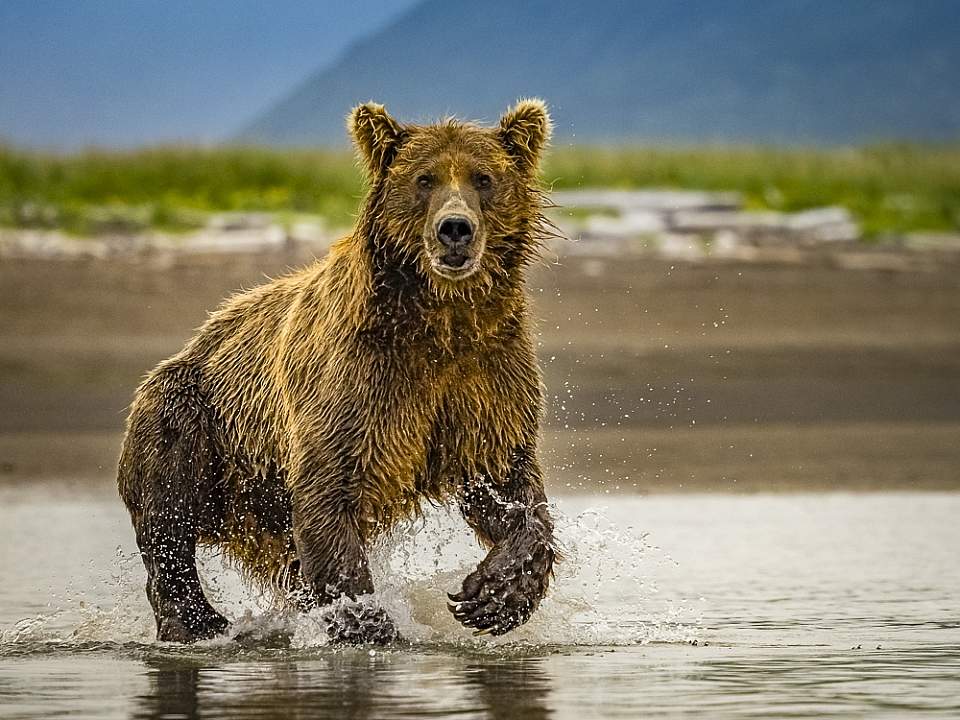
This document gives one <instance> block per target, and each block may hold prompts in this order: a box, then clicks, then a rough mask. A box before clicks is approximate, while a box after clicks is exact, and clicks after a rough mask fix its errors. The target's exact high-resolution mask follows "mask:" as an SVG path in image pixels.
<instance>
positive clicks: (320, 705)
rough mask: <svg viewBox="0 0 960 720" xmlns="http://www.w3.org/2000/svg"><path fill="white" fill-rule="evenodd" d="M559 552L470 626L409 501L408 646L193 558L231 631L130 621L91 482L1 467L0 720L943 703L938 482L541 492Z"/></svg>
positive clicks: (950, 708)
mask: <svg viewBox="0 0 960 720" xmlns="http://www.w3.org/2000/svg"><path fill="white" fill-rule="evenodd" d="M556 505H557V509H558V511H559V513H560V514H561V516H562V519H561V521H560V537H561V539H562V541H563V543H564V545H565V548H566V561H565V562H564V563H563V565H562V566H560V568H559V569H558V573H557V577H556V580H555V583H554V588H553V591H552V593H551V596H550V597H549V598H548V600H547V601H546V602H545V603H544V605H543V606H542V608H541V610H540V611H539V612H538V614H537V615H536V616H535V618H534V619H533V620H532V621H531V622H530V623H529V624H528V625H527V626H525V627H524V628H523V629H522V630H521V631H518V632H516V633H513V634H511V635H509V636H507V638H504V639H499V640H491V639H488V638H479V639H477V638H473V637H472V636H471V635H470V634H469V633H468V632H466V631H464V630H463V629H461V628H459V627H458V626H457V625H456V623H454V622H453V620H452V618H451V617H450V616H449V613H448V612H447V610H446V608H445V603H444V595H443V592H444V591H445V590H452V589H455V588H456V586H457V583H458V581H459V579H460V578H461V577H462V576H463V574H464V573H465V572H466V571H467V570H468V569H469V568H470V567H471V566H472V564H473V563H475V562H476V560H477V559H478V558H479V557H480V556H481V551H480V549H479V548H478V547H477V546H476V543H475V542H474V541H473V540H472V538H471V536H470V534H469V533H468V532H467V531H466V530H465V529H464V528H463V523H462V521H460V520H459V518H457V517H456V515H455V514H451V513H448V512H446V511H444V510H438V511H431V513H430V514H429V515H428V517H427V519H426V520H425V521H424V522H422V523H416V524H414V525H413V526H411V527H409V528H405V529H403V530H402V531H399V532H398V533H397V534H396V535H395V537H393V538H391V539H390V541H389V543H386V544H385V545H384V546H383V547H381V548H378V550H377V551H376V553H375V556H374V560H375V567H376V573H377V576H378V579H379V590H378V600H379V601H380V602H381V603H382V604H383V605H384V606H385V607H387V609H388V610H389V611H390V612H391V614H392V615H393V616H394V618H395V619H396V620H397V621H398V624H399V625H400V627H401V630H402V631H403V633H404V635H405V636H406V637H407V638H408V639H409V643H408V644H406V645H403V646H397V647H394V648H389V649H385V650H371V649H369V648H349V649H343V648H333V647H330V646H328V645H326V644H325V636H324V633H323V628H322V623H321V621H320V620H319V618H318V617H317V616H315V615H310V616H306V617H282V616H278V615H276V614H274V613H271V612H270V611H269V609H268V608H266V606H265V605H264V604H263V602H262V601H261V600H260V599H259V598H257V597H256V596H255V595H253V594H251V593H250V592H249V591H247V590H245V589H244V588H243V586H242V584H241V583H240V582H239V580H238V579H237V577H236V575H235V573H233V572H232V571H231V570H229V569H228V568H224V567H223V566H222V563H220V561H219V559H218V558H216V557H207V558H205V559H204V563H203V567H204V575H205V578H206V581H207V583H208V589H209V591H210V593H211V595H212V596H214V597H215V598H216V599H217V603H218V604H219V606H221V607H222V608H224V609H225V610H226V611H227V613H228V614H229V615H230V616H231V617H233V618H238V619H239V623H238V624H239V626H240V627H242V628H243V629H244V630H246V631H247V632H248V633H249V634H250V635H252V639H251V640H248V641H246V642H244V643H243V644H238V643H236V642H233V641H230V640H227V639H223V640H215V641H211V642H208V643H203V644H200V645H197V646H193V647H178V646H171V645H161V644H158V643H155V642H153V640H152V632H153V627H152V617H151V616H150V612H149V607H148V606H147V603H146V600H145V598H144V596H143V592H142V582H143V573H142V569H141V567H140V562H139V558H137V557H136V554H135V547H134V545H133V538H132V532H131V530H130V528H129V524H128V521H127V518H126V515H125V512H124V510H123V508H122V506H121V505H120V503H119V501H118V500H116V499H115V498H114V497H113V496H112V494H111V493H110V492H109V490H106V489H102V488H100V489H97V488H86V489H84V488H82V487H81V488H80V489H77V488H76V486H74V485H69V484H62V485H58V484H52V485H51V484H42V485H33V486H22V485H21V486H15V487H6V488H0V717H4V718H41V717H42V718H49V717H58V716H69V717H71V718H87V717H89V718H115V717H120V718H161V717H163V718H178V717H182V718H190V717H204V718H268V717H278V718H279V717H283V718H286V717H301V716H303V717H306V716H309V717H337V718H422V717H426V716H430V717H457V718H547V717H551V718H577V719H578V720H582V719H584V718H599V717H624V718H627V717H630V718H632V717H637V716H640V715H643V716H658V715H659V716H662V715H670V716H675V715H677V714H680V713H684V712H691V713H694V712H695V713H698V714H702V715H706V716H709V717H726V716H729V717H751V716H756V717H769V716H781V717H782V716H793V717H824V716H831V715H835V716H871V717H872V716H877V715H883V714H889V715H891V716H902V715H912V714H915V713H918V712H921V711H926V712H927V713H929V714H939V715H942V716H945V717H949V716H957V715H958V714H960V608H958V603H957V599H958V597H960V572H958V567H957V559H956V558H957V551H958V549H960V523H958V522H957V518H958V517H960V495H957V494H910V493H899V494H864V495H843V494H806V495H756V496H736V495H727V496H723V495H713V496H711V495H683V496H661V497H653V498H642V497H638V496H633V495H619V496H612V495H604V496H603V497H589V496H574V497H566V498H559V499H558V500H557V502H556Z"/></svg>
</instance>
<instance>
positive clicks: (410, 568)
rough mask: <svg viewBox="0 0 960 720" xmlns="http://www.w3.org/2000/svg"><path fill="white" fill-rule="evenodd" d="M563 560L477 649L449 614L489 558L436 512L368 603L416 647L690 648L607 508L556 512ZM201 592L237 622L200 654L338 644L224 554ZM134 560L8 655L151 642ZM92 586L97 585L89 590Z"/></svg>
mask: <svg viewBox="0 0 960 720" xmlns="http://www.w3.org/2000/svg"><path fill="white" fill-rule="evenodd" d="M553 514H554V517H555V519H556V536H557V539H558V541H559V544H560V551H561V554H562V558H563V559H562V561H561V562H559V563H558V564H557V565H556V567H555V577H554V580H553V582H552V583H551V590H550V593H549V594H548V596H547V597H546V598H545V599H544V601H543V602H542V604H541V606H540V608H539V609H538V611H537V612H536V613H535V614H534V616H533V617H532V618H531V620H530V621H529V622H528V623H527V624H526V625H524V626H522V627H520V628H518V629H517V630H515V631H513V632H511V633H510V634H509V635H507V636H504V637H500V638H493V637H490V636H484V637H483V638H474V637H473V636H472V635H471V634H470V633H469V631H468V630H466V629H465V628H463V627H461V626H460V625H459V624H458V623H457V622H456V621H455V620H454V618H453V616H452V615H451V613H450V612H449V610H448V609H447V596H446V593H447V592H448V591H456V590H458V589H459V587H460V582H461V581H462V579H463V578H464V577H465V576H466V575H467V574H468V573H470V572H471V571H472V570H473V569H474V568H475V567H476V564H477V563H478V562H479V561H480V560H481V559H482V558H483V556H484V553H485V551H484V549H483V548H482V547H481V546H480V545H479V543H478V542H477V539H476V537H475V535H474V534H473V533H472V532H471V531H470V530H469V529H468V528H467V527H466V526H465V524H464V522H463V519H462V518H461V517H460V516H459V514H458V513H455V512H454V511H452V510H450V509H448V508H431V509H429V510H428V511H427V512H426V513H425V514H424V516H423V517H422V518H419V519H417V520H415V521H410V522H407V523H403V524H402V525H400V526H399V527H397V528H396V529H395V530H394V531H393V532H391V533H390V534H389V535H388V536H387V537H385V538H383V539H382V540H381V541H380V542H378V543H377V545H376V546H375V547H374V548H373V549H372V551H371V557H370V563H371V570H372V572H373V576H374V582H375V585H376V587H377V592H376V593H375V595H374V597H373V598H372V599H371V601H370V602H372V603H375V604H377V605H379V607H382V608H384V609H385V610H386V611H387V613H388V614H389V615H390V617H391V618H392V619H393V621H394V623H395V624H396V626H397V628H398V629H399V631H400V633H401V635H402V636H403V638H404V639H405V640H407V641H408V642H411V643H414V644H416V645H424V646H437V647H450V646H454V647H460V648H469V649H477V650H483V649H485V648H492V649H504V648H508V647H517V646H542V645H550V646H596V645H633V644H638V643H641V644H642V643H650V642H690V641H692V640H694V639H696V638H697V637H698V634H699V631H700V624H699V620H698V618H697V617H696V616H695V614H694V613H693V612H692V611H691V610H690V608H689V607H687V605H686V603H683V602H675V601H671V600H663V599H661V597H660V596H659V589H658V588H657V586H656V584H655V583H653V582H652V581H649V580H646V579H645V577H646V576H647V575H648V574H649V573H648V572H647V571H648V570H649V569H651V568H652V567H656V566H660V567H662V566H664V565H669V564H671V563H672V561H671V560H670V558H669V557H668V556H667V555H666V554H665V553H664V552H663V551H662V550H660V549H659V548H657V547H656V546H655V545H653V544H651V542H650V539H649V537H648V536H647V535H646V534H645V533H643V532H639V531H637V530H635V529H634V528H631V527H622V526H617V525H616V524H614V523H612V522H611V521H610V520H608V519H607V517H606V516H605V514H604V512H603V511H602V510H601V509H595V508H592V509H588V510H585V511H583V512H581V513H579V514H577V515H572V516H568V515H566V514H564V513H563V512H561V511H559V510H557V509H556V508H554V509H553ZM199 565H200V571H201V577H202V578H203V583H204V590H205V592H206V593H207V595H208V597H209V598H210V600H211V602H212V603H213V604H214V605H215V606H217V607H218V608H219V609H220V610H221V611H222V612H224V613H225V614H226V615H227V616H228V617H230V618H232V619H234V622H233V624H232V626H231V629H230V632H229V633H228V635H227V636H226V637H222V638H217V639H214V640H211V641H208V642H206V643H201V644H200V645H199V646H195V647H196V648H197V649H200V648H202V647H208V648H224V647H227V646H229V645H240V646H241V647H244V648H247V649H249V648H261V649H263V648H277V647H291V648H294V649H301V650H307V649H310V648H318V647H323V646H325V645H327V644H328V643H329V641H328V636H327V625H328V623H329V617H328V616H325V612H324V609H318V610H315V611H313V612H311V613H308V614H298V613H292V612H287V611H278V610H276V609H275V608H273V607H272V606H271V603H270V598H268V597H265V596H261V595H260V594H258V593H255V592H252V591H251V590H250V589H249V588H248V587H247V586H245V584H244V583H243V581H242V579H241V577H240V575H239V574H238V573H237V572H236V571H235V570H233V569H232V568H230V567H229V566H228V565H227V564H226V563H224V561H223V559H222V557H221V556H220V555H219V554H217V553H215V552H202V553H201V556H200V558H199ZM144 581H145V577H144V573H143V568H142V566H141V564H140V558H139V555H138V554H137V553H126V552H124V551H123V550H122V549H121V548H117V554H116V557H115V558H114V562H113V563H112V568H111V569H110V570H109V572H108V575H107V576H106V577H101V578H100V579H99V582H100V584H101V585H102V586H105V587H100V588H98V593H97V594H98V595H99V597H100V598H101V601H99V602H92V601H91V600H90V599H89V598H88V597H87V595H89V593H79V594H73V595H72V596H71V597H69V598H67V600H66V601H65V602H64V604H63V606H62V607H60V608H57V609H55V610H54V611H52V612H50V613H47V614H42V615H38V616H35V617H31V618H26V619H24V620H21V621H20V622H18V623H15V624H14V625H12V626H11V627H9V628H0V653H5V654H9V652H11V651H12V650H15V649H16V650H18V651H22V650H24V649H25V648H26V647H27V646H29V645H38V644H47V645H50V644H54V645H58V646H61V645H64V644H65V645H67V646H70V645H81V644H89V643H115V644H127V643H131V642H132V643H140V644H150V643H153V638H154V624H153V617H152V614H151V611H150V607H149V605H148V603H147V601H146V598H145V596H144V591H143V587H144ZM91 582H96V581H94V580H91Z"/></svg>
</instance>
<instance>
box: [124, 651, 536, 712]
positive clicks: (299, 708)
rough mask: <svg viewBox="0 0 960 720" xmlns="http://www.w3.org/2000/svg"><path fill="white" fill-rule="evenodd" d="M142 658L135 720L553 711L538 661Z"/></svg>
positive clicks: (359, 656) (357, 655) (342, 655)
mask: <svg viewBox="0 0 960 720" xmlns="http://www.w3.org/2000/svg"><path fill="white" fill-rule="evenodd" d="M395 661H399V662H395ZM145 662H146V666H147V667H148V668H149V670H148V677H149V690H148V692H147V693H146V694H144V695H141V696H139V697H137V698H136V699H135V707H134V709H133V712H132V715H131V717H132V718H136V719H140V720H146V719H148V718H149V719H150V720H160V719H161V718H166V719H169V718H198V717H204V718H244V717H256V718H294V719H296V718H318V717H320V718H322V717H336V718H343V719H344V720H366V719H367V718H382V717H398V716H399V717H421V716H422V715H423V714H427V713H442V714H444V715H446V714H448V713H449V714H455V715H456V716H457V717H476V718H491V719H493V720H498V719H500V718H503V719H504V720H506V719H507V718H521V719H523V720H541V719H542V718H547V717H549V716H550V711H549V710H548V707H547V698H548V696H549V694H550V681H549V678H548V677H547V674H546V673H545V671H544V668H543V666H542V658H540V657H519V658H510V657H495V656H494V657H489V658H487V659H485V660H484V661H480V660H477V659H476V658H473V659H466V658H464V659H460V658H451V657H449V656H443V655H433V654H430V655H422V654H418V655H414V656H413V657H410V656H409V655H408V654H407V653H406V652H403V654H402V655H394V654H393V653H376V654H374V655H370V654H368V652H367V651H363V650H353V649H348V650H342V651H331V652H330V653H329V654H325V655H323V656H322V657H317V658H315V659H300V660H296V661H290V662H284V661H282V660H274V661H267V662H265V661H263V659H262V658H259V659H258V660H256V661H253V662H242V661H241V662H236V663H226V664H218V663H217V662H216V661H215V660H213V659H212V658H211V659H208V660H207V661H206V662H204V661H202V660H197V661H189V660H185V659H184V658H180V657H165V658H149V659H147V660H146V661H145Z"/></svg>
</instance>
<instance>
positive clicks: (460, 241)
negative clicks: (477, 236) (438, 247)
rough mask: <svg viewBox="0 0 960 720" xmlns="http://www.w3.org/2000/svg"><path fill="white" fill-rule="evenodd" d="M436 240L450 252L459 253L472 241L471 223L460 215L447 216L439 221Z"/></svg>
mask: <svg viewBox="0 0 960 720" xmlns="http://www.w3.org/2000/svg"><path fill="white" fill-rule="evenodd" d="M437 239H438V240H440V242H441V243H443V246H444V247H445V248H447V249H448V250H450V251H451V252H459V251H461V250H463V249H464V248H466V247H467V245H469V244H470V242H471V241H472V240H473V223H472V222H470V220H469V219H468V218H465V217H463V216H462V215H449V216H447V217H445V218H443V219H441V220H440V224H439V225H438V226H437Z"/></svg>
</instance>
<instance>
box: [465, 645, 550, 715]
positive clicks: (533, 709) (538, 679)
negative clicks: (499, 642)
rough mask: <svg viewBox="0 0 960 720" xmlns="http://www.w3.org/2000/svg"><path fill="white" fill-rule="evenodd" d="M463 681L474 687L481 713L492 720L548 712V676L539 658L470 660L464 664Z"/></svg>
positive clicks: (547, 713)
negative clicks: (468, 663)
mask: <svg viewBox="0 0 960 720" xmlns="http://www.w3.org/2000/svg"><path fill="white" fill-rule="evenodd" d="M463 677H464V681H465V685H466V686H467V687H469V688H471V689H473V690H475V691H476V695H475V697H476V704H477V706H478V707H479V709H481V710H482V711H483V712H482V717H486V718H491V719H492V720H501V719H502V720H508V719H509V718H525V719H526V718H529V720H540V719H541V718H547V717H549V716H550V712H549V711H548V710H547V698H548V696H549V694H550V678H549V677H548V676H547V673H546V672H545V670H544V668H543V662H542V659H541V658H530V657H527V658H515V659H511V660H504V661H501V662H497V661H493V663H484V664H471V665H467V666H466V667H465V668H464V672H463Z"/></svg>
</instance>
